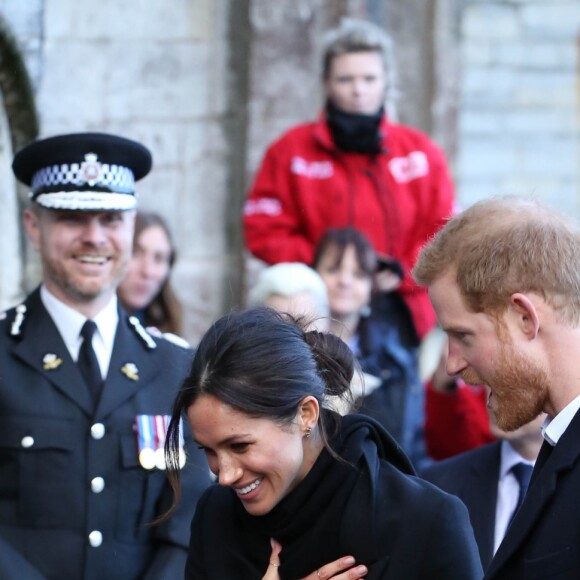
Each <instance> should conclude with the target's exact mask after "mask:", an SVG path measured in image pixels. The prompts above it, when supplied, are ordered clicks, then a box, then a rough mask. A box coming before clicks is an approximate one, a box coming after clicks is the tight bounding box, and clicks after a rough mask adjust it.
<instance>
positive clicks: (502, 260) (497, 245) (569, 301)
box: [413, 196, 580, 326]
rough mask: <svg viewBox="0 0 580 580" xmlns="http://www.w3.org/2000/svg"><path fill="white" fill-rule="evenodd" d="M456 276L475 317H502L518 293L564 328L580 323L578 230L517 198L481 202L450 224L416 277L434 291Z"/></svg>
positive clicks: (423, 259)
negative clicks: (538, 301) (546, 307)
mask: <svg viewBox="0 0 580 580" xmlns="http://www.w3.org/2000/svg"><path fill="white" fill-rule="evenodd" d="M449 272H455V275H456V281H457V284H458V286H459V289H460V291H461V294H462V295H463V297H464V299H465V301H466V303H467V305H468V307H469V308H471V309H472V310H473V311H474V312H486V313H489V314H497V313H500V312H502V311H503V310H504V309H505V308H506V307H507V304H508V302H509V297H510V296H511V295H512V294H514V293H516V292H534V293H536V294H538V295H540V296H541V297H542V298H543V299H544V300H545V301H546V302H547V303H548V304H550V306H551V307H552V308H554V310H556V311H557V312H558V314H559V317H560V319H561V321H562V322H565V323H567V324H570V325H572V326H578V325H579V322H580V230H579V229H578V226H577V225H576V224H575V223H574V222H572V221H571V220H569V219H568V218H567V217H566V216H564V215H562V214H560V213H558V212H556V211H555V210H553V209H551V208H549V207H547V206H544V205H542V204H540V203H538V202H537V201H535V200H532V199H529V198H523V197H516V196H506V197H495V198H490V199H486V200H483V201H480V202H478V203H476V204H474V205H473V206H471V207H470V208H468V209H466V210H465V211H464V212H463V213H461V214H459V215H458V216H456V217H454V218H452V219H451V220H450V221H449V222H448V223H447V225H446V226H445V227H444V228H443V229H442V230H440V231H439V232H438V233H437V234H436V235H435V237H434V238H433V239H432V240H431V242H429V244H427V246H426V247H425V248H424V249H423V250H422V252H421V254H420V255H419V259H418V260H417V263H416V265H415V268H414V269H413V277H414V278H415V280H416V282H417V283H418V284H421V285H424V286H429V285H431V284H432V283H433V282H435V281H436V280H438V279H439V278H440V277H441V276H443V275H445V274H447V273H449Z"/></svg>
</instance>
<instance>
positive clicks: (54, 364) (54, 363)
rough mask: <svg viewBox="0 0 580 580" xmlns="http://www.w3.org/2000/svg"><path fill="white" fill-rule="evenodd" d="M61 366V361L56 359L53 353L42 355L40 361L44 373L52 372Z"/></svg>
mask: <svg viewBox="0 0 580 580" xmlns="http://www.w3.org/2000/svg"><path fill="white" fill-rule="evenodd" d="M61 364H62V359H61V358H59V357H57V356H56V355H55V354H53V353H48V354H45V355H44V358H43V359H42V368H43V369H44V370H45V371H53V370H54V369H57V368H58V367H59V366H60V365H61Z"/></svg>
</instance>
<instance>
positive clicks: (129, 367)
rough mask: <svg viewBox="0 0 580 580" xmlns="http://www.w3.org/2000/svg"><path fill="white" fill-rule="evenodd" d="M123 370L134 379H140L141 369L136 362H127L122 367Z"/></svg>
mask: <svg viewBox="0 0 580 580" xmlns="http://www.w3.org/2000/svg"><path fill="white" fill-rule="evenodd" d="M121 372H122V373H123V374H124V375H125V376H126V377H127V378H128V379H131V380H132V381H138V380H139V369H138V368H137V365H135V363H126V364H124V365H123V366H122V367H121Z"/></svg>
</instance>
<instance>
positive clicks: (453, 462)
mask: <svg viewBox="0 0 580 580" xmlns="http://www.w3.org/2000/svg"><path fill="white" fill-rule="evenodd" d="M489 419H490V420H489V422H490V428H491V432H492V433H493V434H494V436H495V437H497V438H498V439H499V440H498V441H496V442H494V443H490V444H488V445H484V446H483V447H479V448H478V449H473V450H471V451H467V452H465V453H462V454H460V455H457V456H456V457H452V458H450V459H447V460H445V461H440V462H439V463H435V464H433V465H431V466H429V467H427V468H426V469H425V470H423V471H422V472H421V477H423V478H424V479H426V480H427V481H430V482H431V483H434V484H435V485H436V486H437V487H439V488H440V489H442V490H443V491H446V492H447V493H452V494H453V495H456V496H457V497H458V498H459V499H460V500H461V501H462V502H463V503H464V504H465V505H466V507H467V509H468V511H469V519H470V520H471V525H472V526H473V531H474V533H475V541H476V542H477V547H478V548H479V555H480V557H481V564H482V566H483V569H484V570H485V569H486V568H487V567H488V566H489V563H490V562H491V559H492V557H493V555H494V554H495V552H496V551H497V549H498V547H499V545H500V543H501V541H502V539H503V537H504V536H505V533H506V530H507V527H508V525H509V523H510V521H511V519H512V518H513V516H514V513H515V510H516V507H517V503H518V499H519V492H520V485H519V483H518V480H517V478H516V477H515V475H514V473H513V471H512V468H513V466H514V465H516V464H519V463H523V464H525V465H529V466H530V470H531V468H532V466H533V465H534V463H535V461H536V457H537V456H538V453H539V451H540V447H541V445H542V441H543V438H542V434H541V432H540V427H541V424H542V422H543V421H544V419H545V415H544V414H541V415H538V416H537V417H536V418H535V419H534V420H533V421H531V422H530V423H526V424H525V425H523V426H522V427H520V428H519V429H516V430H515V431H502V430H501V429H499V428H498V427H497V425H496V424H495V420H494V418H493V413H490V418H489Z"/></svg>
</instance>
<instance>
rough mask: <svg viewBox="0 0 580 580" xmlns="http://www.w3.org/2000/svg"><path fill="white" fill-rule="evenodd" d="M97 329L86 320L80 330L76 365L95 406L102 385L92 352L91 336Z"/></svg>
mask: <svg viewBox="0 0 580 580" xmlns="http://www.w3.org/2000/svg"><path fill="white" fill-rule="evenodd" d="M96 329H97V325H96V324H95V323H94V322H93V321H92V320H87V321H86V322H85V323H84V324H83V327H82V328H81V336H82V338H83V342H82V344H81V348H80V350H79V358H78V360H77V364H78V365H79V369H80V371H81V373H82V375H83V377H84V379H85V382H86V383H87V386H88V387H89V391H90V393H91V395H92V397H93V401H94V402H95V404H97V402H98V400H99V396H100V394H101V387H102V385H103V377H102V375H101V369H100V367H99V361H98V360H97V355H96V354H95V351H94V350H93V334H94V333H95V330H96Z"/></svg>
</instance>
